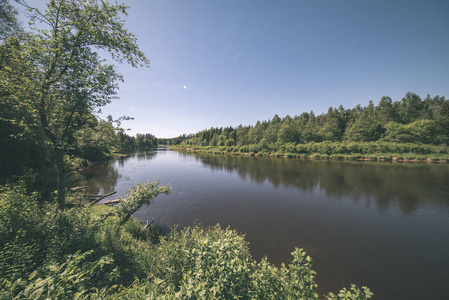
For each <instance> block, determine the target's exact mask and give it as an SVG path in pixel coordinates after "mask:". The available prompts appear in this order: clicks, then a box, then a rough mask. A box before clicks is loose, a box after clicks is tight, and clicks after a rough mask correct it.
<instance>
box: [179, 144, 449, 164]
mask: <svg viewBox="0 0 449 300" xmlns="http://www.w3.org/2000/svg"><path fill="white" fill-rule="evenodd" d="M276 146H277V145H276ZM276 146H275V147H272V149H267V148H265V149H264V148H262V147H261V146H260V145H246V146H242V147H237V146H231V147H226V146H216V147H213V146H197V145H185V144H181V145H177V146H172V147H171V149H173V150H177V151H186V152H198V153H209V154H220V155H233V156H246V157H275V158H284V159H319V160H351V161H354V160H356V161H382V162H385V161H389V162H414V163H418V162H426V163H448V162H449V153H448V149H447V147H444V146H434V145H419V144H399V143H353V142H351V143H344V142H340V143H336V142H333V143H329V142H322V143H309V144H298V145H282V146H283V147H282V146H281V147H279V146H277V147H276ZM388 150H396V151H388ZM398 150H402V151H398ZM407 150H408V151H407ZM405 151H407V152H405Z"/></svg>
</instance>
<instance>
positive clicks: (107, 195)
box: [89, 191, 117, 205]
mask: <svg viewBox="0 0 449 300" xmlns="http://www.w3.org/2000/svg"><path fill="white" fill-rule="evenodd" d="M116 193H117V191H114V192H110V193H108V194H104V195H102V196H101V197H98V198H97V199H95V200H94V201H92V202H91V203H90V204H89V205H92V204H95V203H97V202H98V201H100V200H102V199H104V198H106V197H109V196H111V195H114V194H116Z"/></svg>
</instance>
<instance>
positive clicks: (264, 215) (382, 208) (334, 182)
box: [84, 148, 449, 299]
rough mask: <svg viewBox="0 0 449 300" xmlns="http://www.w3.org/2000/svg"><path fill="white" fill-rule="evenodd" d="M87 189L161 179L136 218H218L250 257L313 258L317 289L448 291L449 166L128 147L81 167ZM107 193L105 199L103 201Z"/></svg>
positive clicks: (436, 295) (403, 295)
mask: <svg viewBox="0 0 449 300" xmlns="http://www.w3.org/2000/svg"><path fill="white" fill-rule="evenodd" d="M86 175H87V178H88V180H87V182H85V183H84V184H86V185H87V186H88V187H89V188H88V191H87V192H88V193H91V194H97V193H107V192H111V191H114V190H116V191H118V193H123V192H125V191H126V190H127V189H128V188H130V187H131V186H132V185H134V184H136V183H137V182H139V181H140V182H146V181H147V180H151V181H154V180H156V179H157V178H159V179H160V182H161V184H165V183H169V184H170V185H171V186H172V188H173V191H172V194H171V195H169V196H166V195H162V196H159V197H158V198H156V200H155V202H154V203H153V204H152V205H150V206H148V207H145V208H142V209H141V210H139V211H138V212H137V213H136V214H135V217H137V218H138V219H140V220H142V221H146V220H152V219H154V220H155V221H156V223H158V224H161V225H164V226H170V225H171V224H181V225H191V224H193V223H195V222H199V223H202V224H205V225H215V224H217V223H220V224H221V225H222V227H227V226H230V227H231V228H233V229H237V230H238V231H239V232H241V233H245V234H246V239H247V241H249V243H250V245H249V247H250V250H251V253H252V255H253V257H254V258H255V259H257V260H260V259H261V258H262V257H263V256H267V257H268V259H269V261H271V262H273V263H275V264H276V265H279V264H281V263H282V262H285V263H288V262H289V260H290V259H291V256H290V253H291V252H292V251H293V250H294V248H295V247H299V248H304V249H305V251H306V252H307V253H308V254H309V255H310V256H312V258H313V259H314V262H315V264H314V267H313V269H314V270H315V271H317V273H318V274H317V282H318V285H319V291H320V292H322V293H323V292H328V291H332V292H334V293H335V292H337V291H338V290H339V289H341V288H342V287H349V285H350V283H355V284H357V285H359V286H362V285H366V286H368V287H369V288H370V289H371V291H372V292H374V297H373V299H447V297H449V165H448V164H427V163H391V162H349V161H317V160H296V159H279V158H277V159H276V158H254V157H234V156H220V155H206V154H193V153H181V152H176V151H172V150H169V149H165V148H159V149H157V150H152V151H145V152H138V153H134V154H132V155H130V156H128V157H126V158H124V159H117V160H113V161H110V162H108V163H105V164H101V165H94V166H92V167H90V168H89V169H87V170H86ZM106 200H109V199H105V200H104V201H106Z"/></svg>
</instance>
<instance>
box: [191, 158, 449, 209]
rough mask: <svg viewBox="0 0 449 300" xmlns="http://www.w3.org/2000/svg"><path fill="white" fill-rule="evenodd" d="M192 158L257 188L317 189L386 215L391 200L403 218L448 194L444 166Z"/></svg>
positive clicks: (448, 173) (447, 173)
mask: <svg viewBox="0 0 449 300" xmlns="http://www.w3.org/2000/svg"><path fill="white" fill-rule="evenodd" d="M195 156H196V159H197V161H200V162H201V163H202V164H205V165H208V166H210V167H211V169H212V170H219V171H227V172H231V173H233V172H236V173H237V174H238V175H239V177H240V178H241V179H242V180H246V179H250V180H252V181H254V182H256V183H258V184H264V183H265V182H267V181H269V182H270V183H272V184H273V186H274V187H278V186H283V187H286V188H298V189H300V190H301V191H309V192H311V191H313V190H315V189H316V188H317V187H318V188H319V189H320V190H322V191H324V192H325V193H326V195H327V196H332V197H335V198H337V199H341V198H342V197H350V198H352V199H353V200H354V201H358V200H360V199H361V198H365V199H366V200H367V201H368V202H367V204H370V202H371V201H374V202H375V204H376V207H377V208H378V210H379V211H380V212H382V211H386V210H387V209H388V207H389V204H390V203H391V202H395V203H398V205H399V208H400V209H401V210H402V212H403V213H405V214H408V213H411V212H413V211H415V210H416V209H417V208H418V205H419V203H420V202H429V201H431V202H432V201H434V202H437V203H439V204H445V203H446V204H447V203H448V199H447V198H445V197H428V196H429V194H434V193H437V194H438V193H440V192H442V193H443V195H446V196H447V192H448V190H449V168H448V167H447V165H443V166H435V165H432V166H431V165H428V164H424V163H394V164H393V163H379V162H350V161H348V162H341V161H313V160H296V159H294V160H290V159H289V160H285V159H276V158H257V159H249V158H247V157H240V156H218V155H216V156H211V155H204V154H203V155H202V154H196V155H195ZM441 189H443V190H441Z"/></svg>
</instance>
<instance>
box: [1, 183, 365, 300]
mask: <svg viewBox="0 0 449 300" xmlns="http://www.w3.org/2000/svg"><path fill="white" fill-rule="evenodd" d="M160 192H168V190H167V187H159V186H158V184H157V183H147V184H139V185H138V186H137V187H135V188H133V189H131V190H130V191H129V192H128V194H127V195H126V199H128V200H127V201H129V199H131V200H132V201H131V202H128V203H127V202H124V203H123V204H122V205H119V206H118V207H108V206H103V205H93V206H79V207H73V208H70V209H66V210H63V211H61V210H58V208H57V207H56V206H55V205H52V204H47V205H43V206H42V205H40V204H39V202H38V201H37V198H38V197H37V196H38V195H36V194H35V193H34V194H33V193H32V194H28V193H27V192H26V189H25V187H24V186H23V185H16V186H6V187H3V188H2V189H1V193H0V225H1V226H0V274H2V276H1V279H0V290H1V291H0V298H1V299H48V298H51V299H322V298H323V297H324V298H327V299H368V298H370V296H371V295H372V293H371V292H370V291H369V289H367V288H365V287H362V288H361V289H359V288H358V287H356V286H351V288H349V289H342V290H341V291H340V292H339V293H338V295H334V294H332V293H329V294H327V295H318V293H317V284H316V282H315V278H316V273H315V272H314V271H313V269H312V266H313V260H312V259H311V258H310V257H309V256H307V255H306V253H305V252H304V251H303V250H302V249H295V250H294V252H293V253H292V261H291V263H290V264H289V265H288V266H281V267H279V268H278V267H276V266H274V265H272V264H270V263H269V262H268V261H267V260H266V259H263V260H262V261H260V262H257V261H255V260H254V259H253V258H252V257H251V254H250V252H249V249H248V243H247V242H246V241H245V239H244V236H243V235H241V234H239V233H237V232H236V231H235V230H231V229H230V228H226V229H222V228H221V227H220V226H219V225H216V226H213V227H207V228H206V227H203V226H201V225H195V226H192V227H187V228H173V229H172V230H171V232H170V233H168V234H163V231H162V230H161V229H160V228H159V227H158V226H156V225H154V224H150V225H149V226H142V225H141V224H140V223H139V222H138V221H137V220H136V219H134V218H132V217H131V216H130V213H131V212H132V211H135V209H136V206H133V205H132V204H133V203H134V204H135V203H137V202H139V201H140V200H142V201H141V202H139V203H146V204H150V202H151V200H152V199H154V197H155V196H156V195H157V194H158V193H160ZM139 199H140V200H139ZM145 199H146V200H145ZM134 200H136V201H137V202H136V201H134ZM145 201H146V202H145ZM137 209H138V208H137ZM292 250H293V249H292Z"/></svg>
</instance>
